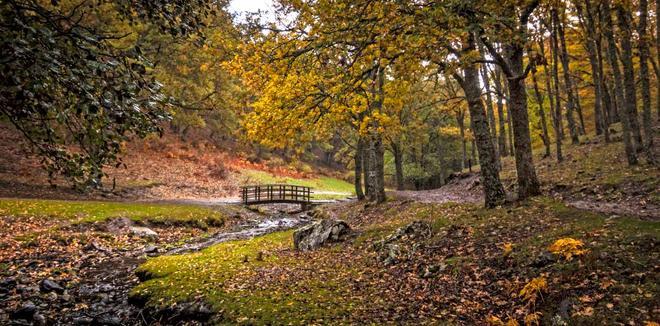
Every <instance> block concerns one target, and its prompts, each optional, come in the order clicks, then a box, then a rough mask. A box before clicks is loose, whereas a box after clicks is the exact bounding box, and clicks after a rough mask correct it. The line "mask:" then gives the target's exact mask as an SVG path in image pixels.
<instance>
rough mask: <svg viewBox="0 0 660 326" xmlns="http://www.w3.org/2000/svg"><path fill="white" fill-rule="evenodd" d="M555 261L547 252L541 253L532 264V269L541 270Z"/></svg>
mask: <svg viewBox="0 0 660 326" xmlns="http://www.w3.org/2000/svg"><path fill="white" fill-rule="evenodd" d="M556 260H557V259H556V258H555V256H553V255H552V254H551V253H550V252H548V251H543V252H541V253H540V254H539V255H538V256H536V258H535V259H534V261H533V262H532V264H531V265H532V266H533V267H537V268H541V267H545V266H548V265H550V264H552V263H554V262H555V261H556Z"/></svg>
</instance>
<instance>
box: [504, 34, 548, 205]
mask: <svg viewBox="0 0 660 326" xmlns="http://www.w3.org/2000/svg"><path fill="white" fill-rule="evenodd" d="M522 28H525V27H522ZM505 49H506V50H505V51H506V53H507V56H508V62H509V65H510V70H511V72H512V74H513V76H510V77H508V78H507V82H508V85H509V102H510V104H509V113H510V114H511V115H510V118H513V141H514V143H513V144H514V147H515V151H514V154H515V157H516V172H517V179H518V199H519V200H521V199H525V198H528V197H530V196H536V195H538V194H540V193H541V185H540V183H539V180H538V178H537V176H536V170H535V169H534V162H533V159H532V144H531V138H530V135H529V116H528V113H527V92H526V91H525V79H524V78H523V77H522V76H523V73H524V68H523V49H522V47H521V46H520V45H518V44H515V45H514V44H509V45H507V46H505ZM518 76H520V77H518ZM510 120H511V119H510Z"/></svg>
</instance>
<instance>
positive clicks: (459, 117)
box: [456, 109, 468, 170]
mask: <svg viewBox="0 0 660 326" xmlns="http://www.w3.org/2000/svg"><path fill="white" fill-rule="evenodd" d="M456 124H458V130H459V131H460V133H461V145H462V149H463V151H462V153H463V160H462V161H461V170H463V169H465V168H466V167H467V166H468V161H467V160H468V158H467V140H466V139H465V111H463V110H462V109H461V110H458V111H456Z"/></svg>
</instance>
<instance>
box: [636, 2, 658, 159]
mask: <svg viewBox="0 0 660 326" xmlns="http://www.w3.org/2000/svg"><path fill="white" fill-rule="evenodd" d="M648 9H649V8H648V0H639V12H640V16H639V24H638V25H637V34H638V35H639V43H638V48H639V81H640V87H641V94H642V121H643V123H644V137H645V138H646V143H645V145H646V146H645V147H644V152H645V153H646V160H647V161H648V162H649V163H650V164H654V165H656V164H657V163H658V162H657V161H656V158H655V154H654V148H653V122H652V121H651V86H650V82H649V65H648V60H649V57H650V54H649V44H648V42H647V40H648V33H647V32H646V25H647V20H648ZM656 28H657V27H656Z"/></svg>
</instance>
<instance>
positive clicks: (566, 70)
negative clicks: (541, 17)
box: [551, 9, 580, 144]
mask: <svg viewBox="0 0 660 326" xmlns="http://www.w3.org/2000/svg"><path fill="white" fill-rule="evenodd" d="M551 12H552V21H553V23H554V28H555V32H556V33H557V36H558V37H559V48H558V50H559V51H558V52H561V66H562V70H563V75H564V92H565V93H566V97H567V101H566V121H568V131H569V132H570V134H571V142H572V143H573V144H579V143H580V139H579V138H578V130H577V126H576V125H575V118H574V116H573V113H574V110H575V94H574V93H573V80H572V78H571V71H570V66H569V59H568V51H567V50H566V37H565V35H564V27H563V26H562V24H563V23H562V21H561V20H560V19H559V14H558V12H557V9H552V11H551Z"/></svg>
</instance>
